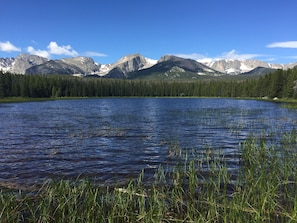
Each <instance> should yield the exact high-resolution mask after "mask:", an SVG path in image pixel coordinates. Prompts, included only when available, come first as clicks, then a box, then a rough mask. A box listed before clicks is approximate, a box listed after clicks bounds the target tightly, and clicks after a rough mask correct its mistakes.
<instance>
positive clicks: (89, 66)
mask: <svg viewBox="0 0 297 223" xmlns="http://www.w3.org/2000/svg"><path fill="white" fill-rule="evenodd" d="M61 61H62V62H64V63H66V64H69V65H70V66H75V67H78V68H79V69H81V70H82V71H83V73H82V74H85V75H86V74H96V73H98V72H100V67H101V65H100V64H98V63H95V62H94V60H93V59H91V58H89V57H73V58H64V59H61Z"/></svg>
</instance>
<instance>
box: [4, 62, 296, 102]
mask: <svg viewBox="0 0 297 223" xmlns="http://www.w3.org/2000/svg"><path fill="white" fill-rule="evenodd" d="M109 96H114V97H120V96H125V97H177V96H178V97H182V96H187V97H268V98H275V97H277V98H297V67H295V68H293V69H288V70H277V71H275V72H273V73H269V74H266V75H264V76H259V78H256V79H255V78H253V79H245V80H235V79H234V80H229V79H228V80H224V79H218V80H216V79H214V80H207V81H206V80H195V81H183V82H181V81H162V80H150V81H148V80H128V79H124V80H123V79H109V78H87V77H85V78H80V77H72V76H66V75H18V74H10V73H3V72H1V71H0V98H4V97H25V98H58V97H109Z"/></svg>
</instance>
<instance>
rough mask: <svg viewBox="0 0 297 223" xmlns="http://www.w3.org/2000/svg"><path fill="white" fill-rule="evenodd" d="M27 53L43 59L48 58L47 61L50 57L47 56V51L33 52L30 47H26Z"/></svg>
mask: <svg viewBox="0 0 297 223" xmlns="http://www.w3.org/2000/svg"><path fill="white" fill-rule="evenodd" d="M27 52H28V53H30V54H33V55H37V56H40V57H45V58H48V59H49V58H50V57H51V55H50V54H49V52H48V51H46V50H35V49H34V48H33V47H32V46H28V47H27Z"/></svg>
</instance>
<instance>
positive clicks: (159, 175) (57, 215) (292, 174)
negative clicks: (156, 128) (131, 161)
mask: <svg viewBox="0 0 297 223" xmlns="http://www.w3.org/2000/svg"><path fill="white" fill-rule="evenodd" d="M296 143H297V132H296V131H295V130H293V131H291V132H288V133H284V134H283V135H282V136H281V140H280V144H279V145H277V146H276V145H271V143H270V142H269V140H267V139H265V138H261V137H256V136H251V137H250V138H249V139H247V140H246V141H245V142H244V143H240V144H239V145H238V153H236V154H233V155H234V157H237V159H235V160H237V161H236V162H237V163H238V166H239V167H238V169H235V170H234V169H231V168H230V167H228V166H227V160H228V159H229V158H230V157H228V156H226V155H224V154H222V153H221V151H218V150H212V149H207V150H204V151H203V152H202V151H184V150H182V149H180V148H179V147H178V145H172V146H171V147H169V148H168V153H169V154H170V155H171V156H172V159H175V160H176V161H177V162H176V165H175V167H174V168H173V169H172V170H170V171H168V170H167V169H166V167H163V166H159V168H158V170H156V172H155V175H154V179H153V180H150V181H147V179H146V176H145V171H142V172H141V173H140V174H139V177H138V178H137V179H132V180H129V181H127V183H125V184H121V185H110V186H105V187H98V186H96V185H95V184H93V183H92V182H91V181H88V180H87V179H76V180H73V181H71V180H59V181H54V182H48V183H45V184H44V185H43V186H41V187H40V188H39V189H36V190H31V191H30V190H29V191H22V190H13V189H5V188H2V189H1V191H0V221H1V222H78V221H79V222H296V221H297V209H296V207H297V191H296V186H297V171H296V158H297V157H296V156H297V155H296V154H297V153H296V152H297V151H296V150H297V147H296ZM151 181H153V182H151Z"/></svg>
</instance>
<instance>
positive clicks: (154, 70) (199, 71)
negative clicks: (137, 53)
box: [129, 55, 220, 79]
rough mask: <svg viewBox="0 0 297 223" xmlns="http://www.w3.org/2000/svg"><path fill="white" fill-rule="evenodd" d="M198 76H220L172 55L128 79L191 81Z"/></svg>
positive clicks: (201, 65)
mask: <svg viewBox="0 0 297 223" xmlns="http://www.w3.org/2000/svg"><path fill="white" fill-rule="evenodd" d="M200 75H211V76H216V75H220V72H218V71H215V70H213V69H211V68H209V67H207V66H206V65H204V64H201V63H199V62H197V61H195V60H191V59H184V58H181V57H176V56H172V55H166V56H163V57H162V58H161V59H160V60H159V61H158V63H156V64H155V65H154V66H152V67H150V68H147V69H144V70H141V71H138V72H135V73H132V74H130V75H129V77H130V78H151V77H153V76H154V78H157V79H174V78H177V79H193V78H198V77H199V76H200Z"/></svg>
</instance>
